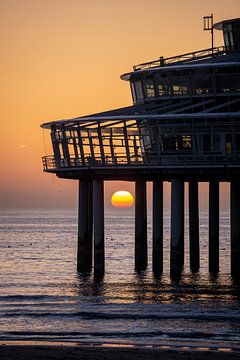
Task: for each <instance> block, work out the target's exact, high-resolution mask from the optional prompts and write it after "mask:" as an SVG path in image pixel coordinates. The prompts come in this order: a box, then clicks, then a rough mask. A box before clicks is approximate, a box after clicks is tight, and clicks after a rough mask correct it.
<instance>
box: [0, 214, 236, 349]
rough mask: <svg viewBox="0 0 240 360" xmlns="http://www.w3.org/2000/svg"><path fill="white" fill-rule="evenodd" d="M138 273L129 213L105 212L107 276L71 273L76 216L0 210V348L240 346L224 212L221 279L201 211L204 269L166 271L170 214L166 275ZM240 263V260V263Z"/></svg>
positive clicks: (227, 221) (167, 228)
mask: <svg viewBox="0 0 240 360" xmlns="http://www.w3.org/2000/svg"><path fill="white" fill-rule="evenodd" d="M151 218H152V217H151V212H150V211H149V213H148V243H149V264H148V268H147V270H146V271H145V272H142V273H136V272H135V270H134V211H133V209H111V210H106V211H105V249H106V250H105V251H106V260H105V263H106V271H105V275H104V277H102V278H96V277H94V275H93V274H92V273H91V274H84V275H81V274H79V273H78V272H77V269H76V249H77V211H76V210H75V209H74V210H59V209H58V210H53V209H51V210H41V209H34V210H20V209H17V210H13V209H11V210H8V209H2V210H1V211H0V343H5V342H9V341H10V342H11V341H12V342H18V341H20V342H29V341H30V342H34V341H37V342H43V343H44V342H47V343H49V342H50V343H55V342H64V343H77V344H82V345H99V346H123V345H124V346H144V347H160V348H164V349H175V348H177V349H201V350H208V349H212V350H221V351H232V350H240V306H239V305H240V290H239V287H238V285H236V284H235V283H233V281H232V279H231V276H230V219H229V212H228V211H221V214H220V273H219V275H218V276H212V275H210V274H209V273H208V212H207V211H205V210H201V212H200V239H201V240H200V243H201V244H200V245H201V267H200V271H199V272H198V273H196V274H193V273H191V271H190V270H189V252H188V218H187V214H186V217H185V222H186V223H185V249H186V251H185V268H184V271H183V273H182V276H181V278H180V279H178V281H176V280H173V279H171V277H170V269H169V262H170V259H169V243H170V213H169V211H167V210H166V211H165V213H164V272H163V275H162V276H161V277H158V278H156V277H154V275H153V273H152V270H151V232H152V225H151ZM239 260H240V259H239Z"/></svg>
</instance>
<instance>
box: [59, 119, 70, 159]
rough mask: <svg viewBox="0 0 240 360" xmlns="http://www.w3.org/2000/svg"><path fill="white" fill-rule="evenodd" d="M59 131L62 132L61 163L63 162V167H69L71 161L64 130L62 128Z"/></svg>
mask: <svg viewBox="0 0 240 360" xmlns="http://www.w3.org/2000/svg"><path fill="white" fill-rule="evenodd" d="M61 131H62V150H63V157H64V159H63V161H64V166H71V159H70V154H69V147H68V139H67V136H66V130H65V128H64V126H62V127H61Z"/></svg>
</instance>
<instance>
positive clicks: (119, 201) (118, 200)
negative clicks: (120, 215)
mask: <svg viewBox="0 0 240 360" xmlns="http://www.w3.org/2000/svg"><path fill="white" fill-rule="evenodd" d="M133 201H134V200H133V196H132V194H131V193H130V192H128V191H123V190H121V191H116V192H115V193H114V194H113V195H112V198H111V203H112V206H114V207H117V208H129V207H131V206H132V205H133Z"/></svg>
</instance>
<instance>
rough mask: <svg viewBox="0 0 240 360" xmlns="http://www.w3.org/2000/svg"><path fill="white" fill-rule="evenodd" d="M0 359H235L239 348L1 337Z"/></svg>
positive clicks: (237, 356)
mask: <svg viewBox="0 0 240 360" xmlns="http://www.w3.org/2000/svg"><path fill="white" fill-rule="evenodd" d="M0 358H1V360H17V359H18V360H32V359H36V358H37V359H39V360H47V359H51V360H58V359H67V360H75V359H80V360H81V359H88V360H110V359H114V360H133V359H138V360H145V359H148V360H156V359H159V358H160V359H161V360H177V359H179V360H186V359H187V360H208V359H209V360H213V359H219V360H237V359H239V358H240V351H235V350H231V349H228V348H219V349H208V350H207V349H206V348H186V347H179V348H176V347H175V348H174V347H167V346H165V347H164V346H159V347H155V346H133V345H125V344H103V345H102V344H101V345H97V344H92V345H90V344H82V343H76V342H74V343H73V342H41V341H29V342H25V341H1V342H0Z"/></svg>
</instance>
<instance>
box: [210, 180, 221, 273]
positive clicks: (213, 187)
mask: <svg viewBox="0 0 240 360" xmlns="http://www.w3.org/2000/svg"><path fill="white" fill-rule="evenodd" d="M208 261H209V263H208V265H209V272H211V273H218V271H219V182H218V181H210V182H209V258H208Z"/></svg>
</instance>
